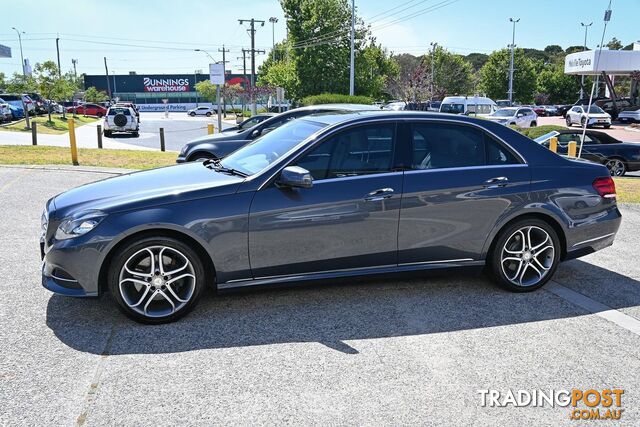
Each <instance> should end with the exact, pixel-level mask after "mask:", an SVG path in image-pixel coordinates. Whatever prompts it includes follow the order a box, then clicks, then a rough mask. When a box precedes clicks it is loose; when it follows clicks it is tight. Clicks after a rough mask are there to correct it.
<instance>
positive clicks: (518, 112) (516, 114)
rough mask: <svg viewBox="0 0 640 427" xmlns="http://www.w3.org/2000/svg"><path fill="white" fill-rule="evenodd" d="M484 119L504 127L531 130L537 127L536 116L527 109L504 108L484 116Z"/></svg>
mask: <svg viewBox="0 0 640 427" xmlns="http://www.w3.org/2000/svg"><path fill="white" fill-rule="evenodd" d="M485 118H486V119H489V120H492V121H494V122H498V123H500V124H502V125H505V126H509V125H512V126H518V127H520V128H532V127H535V126H537V125H538V116H537V114H536V113H535V112H534V111H533V110H532V109H531V108H529V107H506V108H501V109H499V110H498V111H494V112H493V113H491V114H489V115H488V116H485Z"/></svg>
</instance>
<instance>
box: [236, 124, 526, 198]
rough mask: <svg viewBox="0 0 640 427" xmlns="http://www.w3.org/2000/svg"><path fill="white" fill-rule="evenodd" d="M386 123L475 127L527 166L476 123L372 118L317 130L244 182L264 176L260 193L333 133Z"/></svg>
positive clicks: (496, 136)
mask: <svg viewBox="0 0 640 427" xmlns="http://www.w3.org/2000/svg"><path fill="white" fill-rule="evenodd" d="M434 114H435V113H434ZM305 117H306V116H305ZM298 120H305V118H304V117H303V118H300V119H298ZM308 120H311V121H313V117H309V118H308ZM386 122H393V123H395V124H396V125H398V124H400V123H410V122H427V123H439V122H440V123H443V122H444V123H455V124H458V125H463V126H472V127H475V128H477V129H479V130H480V131H483V132H486V133H487V134H489V135H491V136H492V137H493V138H495V139H496V140H497V141H499V142H500V143H501V144H504V145H505V146H507V147H508V148H509V149H510V150H511V152H513V154H514V155H515V156H516V157H517V158H518V160H520V161H521V163H520V164H519V165H524V166H527V165H528V163H527V161H526V159H525V158H524V157H523V156H522V154H520V152H519V151H518V150H516V149H515V148H513V147H512V146H511V144H509V143H508V142H506V141H505V140H504V139H502V138H500V137H499V136H498V135H496V134H495V133H493V132H492V131H490V130H489V129H486V128H485V127H483V126H480V125H479V124H477V123H473V122H466V121H463V120H458V119H456V118H455V116H454V117H451V118H449V117H438V118H432V117H428V118H427V117H388V118H387V117H380V116H374V117H369V118H367V119H363V120H357V121H355V122H352V121H350V120H349V121H347V122H339V123H335V124H332V125H329V126H327V127H324V128H322V129H320V130H318V131H317V132H315V133H314V134H313V135H310V136H309V137H308V138H307V139H305V140H304V141H302V142H300V143H299V144H298V145H296V146H295V147H294V148H292V149H291V150H289V151H288V152H287V153H285V154H284V155H283V156H282V157H281V160H280V161H277V162H276V163H275V164H273V165H272V167H270V168H267V169H265V170H264V171H262V172H258V173H257V174H256V175H253V176H252V177H251V178H248V179H247V180H246V182H253V181H254V180H259V179H260V178H263V177H265V176H266V177H267V178H266V179H265V180H264V181H262V182H261V183H260V185H259V186H258V188H257V190H256V191H260V190H262V189H263V188H264V187H266V186H267V185H268V184H270V183H271V182H272V180H273V178H275V176H276V175H278V174H279V173H280V172H281V171H282V169H284V168H285V167H287V166H289V165H290V164H291V162H293V161H295V160H296V159H297V158H298V156H299V155H301V154H302V153H304V152H305V151H307V150H309V149H311V148H312V147H314V146H315V145H316V144H320V143H322V142H323V141H325V139H326V138H327V137H331V136H332V135H333V134H334V133H336V132H339V131H342V130H345V129H348V128H350V127H355V126H359V125H366V124H370V123H386ZM314 140H315V141H314ZM484 166H485V167H501V166H518V165H484ZM468 168H469V167H468V166H465V167H461V169H468ZM424 170H428V169H421V170H419V171H424ZM431 170H443V169H431ZM270 171H274V172H272V173H270ZM406 172H412V171H406ZM372 175H375V174H372Z"/></svg>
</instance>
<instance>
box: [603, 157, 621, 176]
mask: <svg viewBox="0 0 640 427" xmlns="http://www.w3.org/2000/svg"><path fill="white" fill-rule="evenodd" d="M605 166H606V167H607V169H609V173H610V174H611V176H622V175H624V174H625V172H626V168H625V166H624V162H623V161H622V160H620V159H610V160H607V163H605Z"/></svg>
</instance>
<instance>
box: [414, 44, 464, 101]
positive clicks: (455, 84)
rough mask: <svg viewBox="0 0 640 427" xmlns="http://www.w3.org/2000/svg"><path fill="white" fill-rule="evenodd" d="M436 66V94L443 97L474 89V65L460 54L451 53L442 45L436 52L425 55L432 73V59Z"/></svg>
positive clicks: (425, 61) (461, 93) (462, 93)
mask: <svg viewBox="0 0 640 427" xmlns="http://www.w3.org/2000/svg"><path fill="white" fill-rule="evenodd" d="M432 57H433V68H434V74H435V76H434V79H433V83H434V89H433V91H434V94H433V95H434V96H435V97H437V98H443V97H445V96H447V95H456V94H458V95H466V94H469V93H470V92H471V91H472V90H473V67H472V66H471V64H470V63H469V62H468V61H466V60H465V59H464V57H462V56H460V55H456V54H455V53H451V52H449V51H448V50H446V49H444V48H443V47H441V46H438V47H437V48H436V50H435V52H429V54H427V55H425V57H424V61H423V63H424V64H425V66H426V68H427V70H428V72H429V75H430V74H431V59H432Z"/></svg>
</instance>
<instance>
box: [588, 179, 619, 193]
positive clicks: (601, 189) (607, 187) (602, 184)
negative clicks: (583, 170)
mask: <svg viewBox="0 0 640 427" xmlns="http://www.w3.org/2000/svg"><path fill="white" fill-rule="evenodd" d="M593 188H594V189H595V190H596V191H597V192H598V194H599V195H600V197H604V198H607V199H611V198H615V197H616V183H615V182H614V181H613V178H611V177H610V176H606V177H601V178H596V179H595V180H594V181H593Z"/></svg>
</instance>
